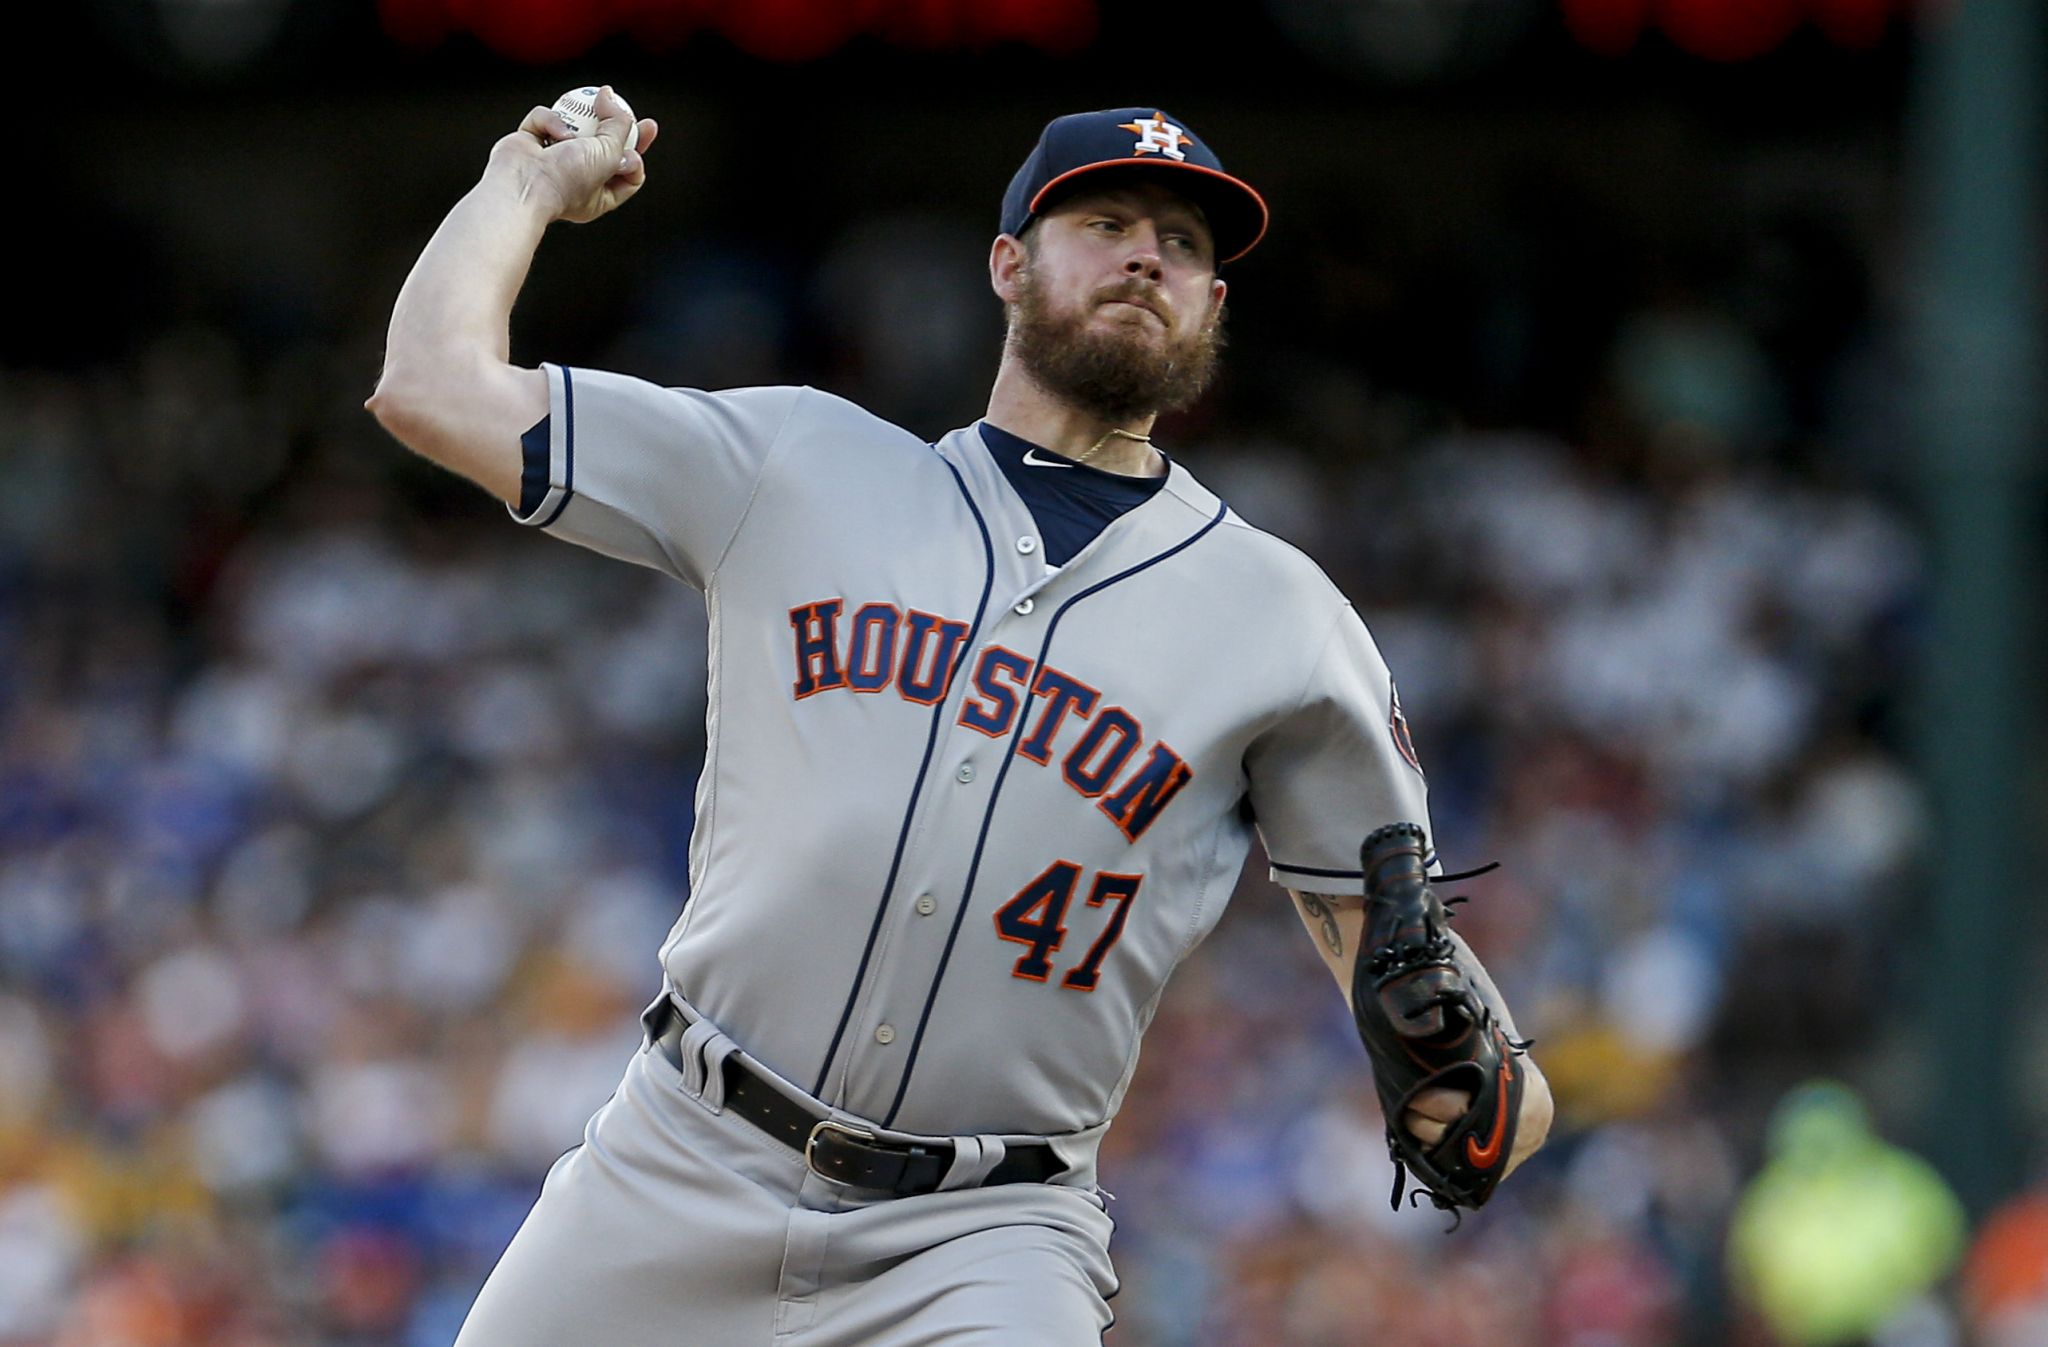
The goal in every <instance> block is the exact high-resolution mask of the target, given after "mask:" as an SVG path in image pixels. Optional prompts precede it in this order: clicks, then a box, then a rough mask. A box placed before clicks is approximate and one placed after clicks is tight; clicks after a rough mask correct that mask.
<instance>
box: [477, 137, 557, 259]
mask: <svg viewBox="0 0 2048 1347" xmlns="http://www.w3.org/2000/svg"><path fill="white" fill-rule="evenodd" d="M534 148H535V149H538V148H539V147H538V146H536V147H534ZM470 194H471V195H472V196H475V197H478V198H481V199H482V200H483V201H484V202H485V203H487V204H488V205H489V206H490V207H491V210H492V212H493V213H494V214H496V215H497V216H498V217H499V218H500V219H502V220H504V221H505V222H506V223H508V224H515V225H522V226H524V227H525V228H526V229H527V230H528V231H530V232H531V233H532V235H533V236H534V238H535V239H536V240H537V239H538V238H539V237H540V235H541V233H542V231H544V230H545V229H546V228H547V227H548V226H549V225H551V224H553V223H554V222H555V221H556V220H558V219H560V218H561V217H562V214H563V210H564V202H563V199H562V192H561V188H560V186H559V185H558V184H556V183H555V181H554V180H553V178H551V177H550V176H549V175H548V174H547V173H545V172H543V171H542V170H541V166H540V164H539V162H538V161H537V160H536V159H535V158H533V157H529V156H528V155H525V154H519V153H516V152H515V153H513V154H510V155H498V154H494V155H492V156H491V161H490V163H489V164H488V165H487V166H486V167H485V169H484V175H483V177H482V179H481V180H479V181H478V183H477V185H476V187H475V188H474V189H472V191H471V193H470Z"/></svg>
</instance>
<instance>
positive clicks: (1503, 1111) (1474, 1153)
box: [1465, 1049, 1515, 1169]
mask: <svg viewBox="0 0 2048 1347" xmlns="http://www.w3.org/2000/svg"><path fill="white" fill-rule="evenodd" d="M1514 1078H1515V1072H1514V1068H1513V1067H1511V1066H1509V1065H1508V1058H1507V1055H1506V1049H1502V1056H1501V1059H1500V1107H1499V1108H1498V1109H1496V1110H1495V1111H1494V1115H1493V1135H1492V1136H1490V1137H1488V1138H1487V1139H1486V1144H1485V1145H1484V1146H1482V1145H1480V1144H1479V1141H1478V1138H1476V1137H1466V1138H1465V1158H1466V1159H1468V1160H1470V1161H1471V1162H1472V1163H1473V1164H1474V1165H1476V1166H1478V1167H1479V1168H1480V1169H1492V1168H1493V1167H1494V1166H1495V1165H1496V1164H1499V1163H1500V1144H1501V1142H1502V1141H1504V1140H1505V1139H1506V1138H1507V1134H1508V1103H1509V1100H1508V1082H1509V1081H1511V1080H1513V1079H1514Z"/></svg>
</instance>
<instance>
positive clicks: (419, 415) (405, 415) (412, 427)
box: [363, 365, 427, 444]
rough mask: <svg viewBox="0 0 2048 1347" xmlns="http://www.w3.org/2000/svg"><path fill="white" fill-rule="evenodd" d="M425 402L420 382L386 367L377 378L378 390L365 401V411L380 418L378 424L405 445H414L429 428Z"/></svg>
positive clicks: (390, 367)
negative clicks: (427, 426)
mask: <svg viewBox="0 0 2048 1347" xmlns="http://www.w3.org/2000/svg"><path fill="white" fill-rule="evenodd" d="M424 402H425V399H424V398H423V396H422V395H421V392H420V390H419V387H418V381H417V380H412V379H409V378H407V377H406V376H405V375H404V374H403V373H402V372H401V371H399V370H398V369H396V368H394V367H393V366H390V365H386V366H385V367H384V372H383V374H381V375H380V376H379V377H378V379H377V387H376V388H375V389H374V390H373V391H372V392H371V393H370V396H369V397H368V398H367V399H365V400H364V402H363V410H364V411H367V412H368V413H369V414H370V415H371V416H374V417H375V418H377V424H378V425H380V426H382V427H384V429H385V430H387V431H389V432H390V433H391V436H392V438H394V439H396V440H398V441H399V442H400V443H401V444H412V443H413V442H414V440H415V439H417V438H418V437H419V436H420V434H421V433H422V432H423V431H424V429H425V425H426V419H427V418H426V415H425V412H424Z"/></svg>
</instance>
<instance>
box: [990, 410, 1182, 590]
mask: <svg viewBox="0 0 2048 1347" xmlns="http://www.w3.org/2000/svg"><path fill="white" fill-rule="evenodd" d="M981 442H982V443H983V444H985V445H987V446H988V452H989V456H990V457H992V458H994V459H995V461H996V464H997V466H999V467H1001V468H1002V470H1003V476H1005V477H1007V478H1009V479H1010V485H1011V486H1012V487H1014V488H1016V492H1017V494H1018V495H1019V496H1022V497H1023V498H1024V504H1025V505H1027V506H1029V507H1030V509H1031V517H1032V519H1033V520H1035V521H1037V524H1038V532H1039V534H1040V536H1041V540H1042V541H1043V542H1044V544H1045V560H1046V563H1047V564H1048V565H1052V566H1064V565H1066V564H1067V563H1068V562H1069V561H1071V560H1073V559H1074V555H1075V554H1076V553H1078V552H1079V551H1080V550H1081V549H1082V548H1084V547H1086V546H1087V545H1088V544H1089V543H1092V542H1094V541H1095V537H1096V535H1097V534H1099V533H1101V532H1102V531H1103V530H1104V529H1106V528H1108V527H1109V526H1110V524H1111V523H1113V522H1115V520H1116V518H1117V517H1118V516H1119V515H1121V514H1123V513H1124V512H1125V511H1127V510H1130V509H1132V508H1134V507H1136V506H1139V505H1143V504H1144V503H1145V502H1146V501H1148V500H1150V499H1152V496H1153V494H1154V493H1155V492H1157V491H1158V490H1159V488H1160V487H1162V486H1164V485H1166V479H1165V478H1164V477H1125V476H1123V475H1122V474H1121V473H1114V472H1104V471H1102V470H1101V469H1100V468H1093V467H1090V466H1089V465H1088V464H1086V463H1076V462H1074V461H1073V460H1072V459H1070V458H1063V457H1061V456H1060V455H1058V454H1055V453H1053V452H1052V451H1051V450H1050V449H1045V448H1041V447H1040V446H1038V445H1035V444H1033V443H1032V442H1031V441H1029V440H1026V439H1022V438H1020V437H1018V436H1016V435H1012V434H1011V433H1010V432H1009V431H1007V430H1001V429H998V428H997V427H995V426H992V425H990V424H989V423H988V422H986V421H983V422H982V423H981ZM1026 454H1030V455H1031V456H1032V457H1034V458H1045V459H1051V460H1052V461H1053V462H1055V463H1062V464H1065V465H1066V466H1065V467H1035V466H1033V465H1032V464H1029V463H1026V462H1025V461H1024V456H1025V455H1026Z"/></svg>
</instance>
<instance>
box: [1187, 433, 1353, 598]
mask: <svg viewBox="0 0 2048 1347" xmlns="http://www.w3.org/2000/svg"><path fill="white" fill-rule="evenodd" d="M1167 487H1168V490H1170V491H1171V492H1172V494H1173V495H1174V496H1175V497H1177V498H1178V499H1179V500H1180V501H1181V502H1182V503H1183V504H1184V505H1186V506H1187V508H1188V509H1189V510H1190V511H1191V512H1194V513H1198V514H1202V515H1205V516H1209V517H1212V518H1215V519H1216V525H1215V527H1214V528H1213V529H1211V530H1210V531H1209V535H1208V537H1207V538H1206V539H1205V542H1206V543H1207V544H1208V545H1209V546H1210V548H1211V549H1212V551H1213V554H1214V555H1215V556H1217V557H1218V558H1219V559H1220V560H1221V561H1222V562H1223V563H1224V564H1225V565H1226V566H1227V568H1228V570H1227V573H1228V574H1229V576H1230V577H1231V581H1232V588H1233V590H1234V591H1235V592H1237V593H1239V594H1241V595H1244V596H1246V597H1247V598H1248V599H1249V601H1251V602H1253V603H1255V604H1258V605H1261V606H1277V607H1278V608H1280V609H1282V610H1283V611H1284V612H1285V613H1286V614H1287V616H1288V617H1289V618H1291V619H1294V620H1299V619H1301V618H1303V617H1307V616H1312V615H1317V614H1320V615H1321V616H1322V617H1323V618H1324V619H1325V620H1332V619H1334V618H1335V616H1336V614H1337V613H1339V612H1340V611H1342V610H1344V609H1346V608H1349V607H1350V606H1351V601H1350V600H1349V599H1348V598H1346V597H1345V595H1344V593H1343V591H1342V590H1340V589H1338V588H1337V585H1336V583H1335V582H1334V581H1332V580H1331V579H1330V577H1329V575H1328V574H1327V573H1326V572H1325V571H1324V570H1323V568H1322V566H1321V565H1320V564H1318V563H1317V561H1316V560H1315V558H1313V557H1311V556H1310V555H1309V554H1308V553H1306V552H1304V551H1302V550H1301V549H1300V548H1299V547H1296V546H1295V545H1294V544H1293V543H1290V542H1288V541H1287V540H1286V539H1285V538H1281V537H1279V536H1277V535H1276V534H1272V533H1268V532H1266V530H1264V529H1262V528H1260V527H1259V526H1258V525H1256V524H1253V523H1251V522H1250V521H1249V520H1247V519H1245V518H1244V516H1242V515H1240V514H1238V512H1237V511H1236V510H1234V509H1232V508H1230V506H1229V504H1228V503H1227V502H1225V501H1223V500H1221V499H1219V498H1218V497H1217V496H1216V495H1215V494H1214V493H1213V492H1211V491H1210V490H1209V489H1208V488H1207V487H1205V486H1203V485H1202V484H1201V483H1200V482H1198V481H1196V480H1195V479H1194V477H1193V475H1192V474H1189V473H1187V472H1186V470H1185V469H1181V470H1178V471H1176V472H1175V474H1174V475H1173V476H1172V477H1171V478H1170V479H1169V480H1168V483H1167Z"/></svg>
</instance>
